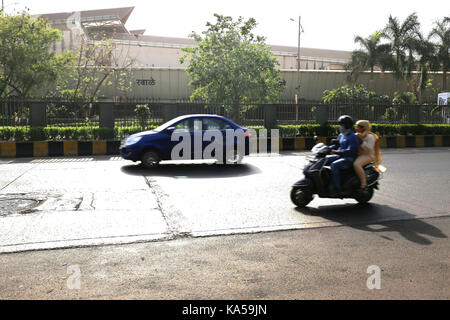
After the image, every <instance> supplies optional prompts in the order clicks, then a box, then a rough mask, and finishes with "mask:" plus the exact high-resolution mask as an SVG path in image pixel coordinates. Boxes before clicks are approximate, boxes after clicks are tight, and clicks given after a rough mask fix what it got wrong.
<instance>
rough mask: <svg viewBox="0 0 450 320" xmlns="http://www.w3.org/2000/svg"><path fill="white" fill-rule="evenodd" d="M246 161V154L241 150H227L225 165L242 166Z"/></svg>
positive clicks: (224, 158)
mask: <svg viewBox="0 0 450 320" xmlns="http://www.w3.org/2000/svg"><path fill="white" fill-rule="evenodd" d="M243 159H244V154H243V153H242V152H241V151H240V150H239V148H234V149H232V150H227V151H226V152H225V154H224V156H223V163H224V164H234V165H236V164H240V163H241V162H242V160H243Z"/></svg>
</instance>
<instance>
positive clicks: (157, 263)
mask: <svg viewBox="0 0 450 320" xmlns="http://www.w3.org/2000/svg"><path fill="white" fill-rule="evenodd" d="M449 151H450V149H448V148H426V149H388V150H384V151H383V160H384V161H383V163H384V165H385V166H387V167H388V172H387V173H386V174H385V176H384V179H383V180H382V181H381V186H380V190H379V191H377V192H376V194H375V196H374V198H373V200H372V201H371V204H370V205H367V206H359V205H357V204H356V201H354V200H329V199H320V198H316V199H314V200H313V201H312V202H311V203H310V205H309V206H308V207H307V208H305V209H297V208H295V207H294V206H293V205H292V203H291V202H290V200H289V191H290V186H291V185H292V183H294V182H295V181H296V180H298V179H300V178H301V177H302V173H301V171H302V168H303V166H304V163H305V155H306V154H307V153H304V152H303V153H302V152H300V153H298V152H297V153H282V155H280V156H271V157H249V158H246V159H245V162H244V164H243V165H241V166H238V167H223V166H217V165H209V164H198V163H197V164H173V163H171V164H167V163H166V164H163V165H161V167H159V168H157V169H152V170H148V169H143V168H141V167H139V166H137V165H135V164H133V163H131V162H127V161H124V160H121V159H120V158H117V157H77V158H56V159H45V158H42V159H13V160H8V159H1V160H0V253H5V254H1V255H0V262H1V265H2V275H1V280H2V281H1V282H0V298H44V299H46V298H51V299H52V298H56V299H58V298H155V299H171V298H177V299H222V298H225V299H240V298H241V299H266V298H267V299H297V298H299V299H301V298H344V299H346V298H357V299H358V298H369V299H371V298H373V299H378V298H445V299H448V298H449V297H450V295H449V292H448V289H447V288H448V287H449V286H448V284H449V265H450V261H449V255H448V253H449V252H450V250H449V244H450V243H449V241H448V234H449V232H450V218H449V217H450V210H449V209H448V205H449V200H448V190H450V175H449V166H450V162H449V160H450V152H449ZM283 230H284V231H283ZM286 230H290V231H286ZM267 231H272V232H267ZM280 231H283V232H280ZM205 236H208V237H206V238H205ZM138 242H144V243H140V244H136V243H138ZM133 243H134V244H133ZM118 244H121V245H118ZM124 244H127V245H124ZM100 245H103V246H100ZM104 245H108V246H104ZM80 247H87V248H80ZM57 248H65V250H52V251H38V250H39V249H57ZM23 251H24V252H23ZM7 253H9V254H7ZM370 265H377V266H380V268H381V270H382V277H383V278H382V279H383V282H382V283H383V285H382V289H381V290H369V289H367V286H366V280H367V277H368V274H367V272H366V269H367V267H368V266H370ZM71 266H76V267H77V268H79V269H80V272H81V274H82V277H83V278H82V279H84V280H83V281H82V286H81V288H80V289H75V290H69V289H68V288H67V281H68V277H69V275H68V274H69V273H68V268H69V267H71ZM72 271H73V270H72ZM108 288H109V289H108Z"/></svg>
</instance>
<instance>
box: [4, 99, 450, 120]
mask: <svg viewBox="0 0 450 320" xmlns="http://www.w3.org/2000/svg"><path fill="white" fill-rule="evenodd" d="M36 103H38V104H41V105H42V104H45V106H46V107H45V123H46V124H47V125H53V126H85V125H92V126H99V125H100V117H101V116H100V112H99V105H100V104H101V103H108V104H109V105H110V106H111V108H112V110H113V114H114V126H116V127H128V126H139V125H140V122H139V118H138V116H137V114H136V111H135V109H136V106H137V105H142V104H145V105H148V106H149V109H150V116H149V118H148V119H147V125H149V124H151V125H159V124H162V123H163V122H165V121H167V120H168V119H167V118H168V113H167V109H168V108H170V109H171V110H172V112H171V113H170V117H172V118H173V117H177V116H181V115H187V114H217V115H221V116H224V117H226V118H232V112H231V107H230V106H227V105H224V104H219V103H202V102H191V101H175V102H170V101H169V102H167V101H165V102H163V101H159V100H134V101H126V102H120V101H119V102H76V103H75V102H73V101H67V100H63V99H59V100H58V99H53V100H41V101H31V100H20V99H7V100H1V99H0V126H28V125H30V117H31V112H30V110H31V108H32V105H33V104H36ZM270 106H271V107H273V108H275V113H274V114H275V115H274V117H275V119H274V120H275V121H276V123H277V124H278V125H288V124H290V125H295V124H314V123H318V122H323V120H325V121H328V122H329V123H332V124H335V123H336V120H337V119H338V118H339V116H341V115H343V114H348V115H350V116H352V117H353V118H354V119H355V120H358V119H365V120H369V121H370V122H372V123H399V124H400V123H423V124H427V123H429V124H433V123H434V124H444V123H450V106H438V105H433V104H428V105H392V104H387V103H384V104H380V103H379V104H376V103H370V104H369V103H365V104H321V103H310V102H308V103H305V102H301V103H299V104H295V103H292V102H280V103H277V104H272V105H270ZM266 107H267V105H261V104H247V105H245V106H242V108H241V109H242V112H241V121H240V124H241V125H245V126H260V125H264V123H265V118H266V117H267V114H266V111H265V110H266ZM319 113H320V114H321V116H320V120H319V116H318V114H319Z"/></svg>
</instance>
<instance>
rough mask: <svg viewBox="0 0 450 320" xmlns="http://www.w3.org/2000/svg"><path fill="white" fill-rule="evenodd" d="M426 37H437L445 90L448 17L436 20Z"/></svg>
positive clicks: (448, 67) (448, 65)
mask: <svg viewBox="0 0 450 320" xmlns="http://www.w3.org/2000/svg"><path fill="white" fill-rule="evenodd" d="M434 25H435V26H434V28H433V30H431V32H430V34H429V35H428V39H429V40H432V39H437V40H438V43H435V45H436V46H437V58H438V60H439V63H440V65H441V68H442V73H443V75H442V91H445V90H447V72H448V71H449V70H450V54H449V52H450V51H449V50H450V17H445V18H443V19H442V21H436V22H435V23H434Z"/></svg>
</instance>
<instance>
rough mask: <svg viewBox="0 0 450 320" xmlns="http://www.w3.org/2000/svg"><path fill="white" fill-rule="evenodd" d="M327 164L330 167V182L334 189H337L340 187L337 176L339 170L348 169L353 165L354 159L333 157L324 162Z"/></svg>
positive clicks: (339, 177) (339, 179)
mask: <svg viewBox="0 0 450 320" xmlns="http://www.w3.org/2000/svg"><path fill="white" fill-rule="evenodd" d="M326 161H327V162H326V163H327V164H330V163H331V164H330V167H331V173H332V176H331V180H332V183H333V185H334V187H335V188H337V189H339V188H340V187H341V176H340V174H339V170H340V169H345V168H350V167H351V166H352V165H353V162H354V161H355V159H353V158H349V157H347V158H341V156H338V155H334V156H331V157H328V158H327V160H326Z"/></svg>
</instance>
